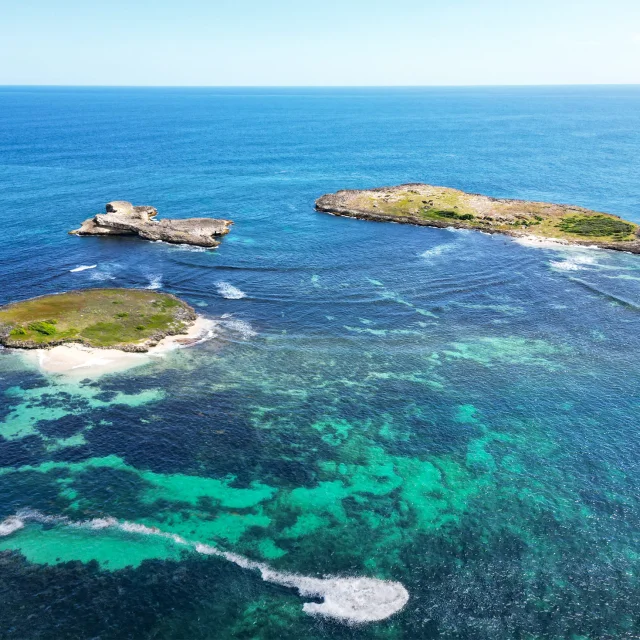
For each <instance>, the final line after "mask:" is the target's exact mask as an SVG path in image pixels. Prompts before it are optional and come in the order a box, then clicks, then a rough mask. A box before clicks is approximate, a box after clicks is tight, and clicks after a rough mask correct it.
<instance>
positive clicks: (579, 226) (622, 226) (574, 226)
mask: <svg viewBox="0 0 640 640" xmlns="http://www.w3.org/2000/svg"><path fill="white" fill-rule="evenodd" d="M558 228H559V229H560V230H561V231H564V232H565V233H575V234H577V235H580V236H614V237H618V238H620V237H623V236H626V235H629V234H630V233H632V232H633V229H634V227H633V225H632V224H629V223H628V222H624V221H623V220H618V219H617V218H611V217H609V216H602V215H597V216H571V217H568V218H564V219H563V220H561V221H560V223H559V224H558Z"/></svg>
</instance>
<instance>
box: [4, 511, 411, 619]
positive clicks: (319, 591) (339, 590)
mask: <svg viewBox="0 0 640 640" xmlns="http://www.w3.org/2000/svg"><path fill="white" fill-rule="evenodd" d="M29 521H31V522H40V523H44V524H52V525H58V526H66V527H77V528H84V529H91V530H93V531H101V530H104V529H116V530H120V531H124V532H126V533H131V534H136V535H144V536H157V537H160V538H165V539H167V540H171V541H173V542H174V543H175V544H177V545H181V546H185V547H189V548H191V549H193V550H194V551H195V552H197V553H201V554H203V555H208V556H216V557H219V558H224V559H225V560H228V561H229V562H233V563H234V564H236V565H237V566H239V567H241V568H243V569H248V570H251V571H258V572H259V573H260V575H261V577H262V579H263V580H264V581H265V582H272V583H274V584H279V585H282V586H284V587H290V588H293V589H297V590H298V592H299V593H300V595H301V596H306V597H317V598H323V602H305V603H304V605H303V606H302V609H303V611H304V612H305V613H307V614H309V615H319V616H324V617H328V618H334V619H336V620H338V621H341V622H346V623H350V624H358V623H365V622H375V621H378V620H384V619H385V618H388V617H389V616H391V615H393V614H394V613H396V612H398V611H400V610H401V609H402V608H403V607H404V606H405V604H406V603H407V601H408V600H409V593H408V592H407V590H406V589H405V588H404V586H403V585H402V584H401V583H400V582H393V581H390V580H379V579H377V578H367V577H355V576H354V577H347V576H343V577H341V576H325V577H323V578H314V577H312V576H303V575H299V574H295V573H285V572H280V571H276V570H274V569H272V568H271V567H270V566H269V565H267V564H265V563H263V562H256V561H254V560H251V559H249V558H246V557H245V556H241V555H238V554H236V553H230V552H228V551H221V550H220V549H218V548H217V547H214V546H211V545H209V544H204V543H202V542H191V541H189V540H186V539H185V538H183V537H182V536H179V535H177V534H175V533H168V532H166V531H162V530H161V529H158V528H157V527H148V526H146V525H144V524H138V523H135V522H127V521H126V520H125V521H119V520H116V519H115V518H110V517H107V518H94V519H92V520H81V521H74V520H70V519H69V518H66V517H64V516H47V515H44V514H42V513H40V512H38V511H33V510H30V509H24V510H22V511H19V512H18V513H17V514H16V515H15V516H9V517H8V518H6V519H5V520H3V521H2V522H0V537H3V536H8V535H11V534H12V533H15V532H16V531H18V530H20V529H22V528H23V527H24V526H25V524H26V523H27V522H29Z"/></svg>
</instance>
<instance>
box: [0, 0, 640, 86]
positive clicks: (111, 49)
mask: <svg viewBox="0 0 640 640" xmlns="http://www.w3.org/2000/svg"><path fill="white" fill-rule="evenodd" d="M1 6H2V8H1V10H0V28H1V29H2V37H1V38H0V84H67V85H227V86H228V85H469V84H591V83H596V84H600V83H640V0H581V1H576V0H511V1H509V0H475V1H473V0H395V1H393V0H352V1H349V0H342V1H338V0H318V1H317V2H313V3H311V2H305V0H298V1H294V0H279V1H278V0H262V1H261V0H235V1H227V0H222V1H220V0H208V1H206V0H180V1H178V0H155V1H148V0H129V1H124V0H109V1H104V0H94V1H92V0H57V1H56V0H4V1H3V2H2V3H1Z"/></svg>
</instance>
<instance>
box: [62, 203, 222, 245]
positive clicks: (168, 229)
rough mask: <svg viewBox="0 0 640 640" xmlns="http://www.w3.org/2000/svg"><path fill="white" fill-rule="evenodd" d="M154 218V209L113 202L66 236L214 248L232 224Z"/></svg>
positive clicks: (205, 220) (192, 219) (214, 219)
mask: <svg viewBox="0 0 640 640" xmlns="http://www.w3.org/2000/svg"><path fill="white" fill-rule="evenodd" d="M157 215H158V210H157V209H156V208H155V207H149V206H144V205H141V206H137V205H136V206H134V205H132V204H131V203H130V202H126V201H124V200H114V201H113V202H109V203H107V205H106V213H102V214H97V215H95V216H93V217H92V218H89V219H88V220H85V221H84V222H83V223H82V226H80V227H79V228H78V229H74V230H73V231H70V232H69V233H70V234H71V235H77V236H126V235H137V236H139V237H140V238H144V239H145V240H153V241H160V242H170V243H172V244H189V245H195V246H198V247H207V248H214V247H217V246H218V245H219V244H220V240H219V238H220V236H224V235H226V234H227V233H229V228H230V226H231V225H232V224H233V222H232V221H231V220H222V219H217V218H185V219H183V220H172V219H169V218H165V219H163V220H157V219H156V216H157Z"/></svg>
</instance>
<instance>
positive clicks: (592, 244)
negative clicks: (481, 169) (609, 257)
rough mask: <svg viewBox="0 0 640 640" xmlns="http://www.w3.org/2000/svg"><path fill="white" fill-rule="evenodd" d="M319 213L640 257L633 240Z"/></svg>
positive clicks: (363, 213)
mask: <svg viewBox="0 0 640 640" xmlns="http://www.w3.org/2000/svg"><path fill="white" fill-rule="evenodd" d="M316 211H318V212H319V213H328V214H329V215H330V216H335V217H336V218H352V219H354V220H366V221H367V222H391V223H395V224H411V225H413V226H416V227H432V228H436V229H464V230H466V231H475V232H479V233H488V234H489V235H503V236H507V237H509V238H512V239H513V240H514V241H516V242H518V241H520V243H521V244H527V246H536V244H539V245H540V248H544V245H545V244H546V245H547V248H549V245H556V248H560V247H581V248H583V249H609V250H610V251H622V252H626V253H633V254H635V255H640V242H639V241H629V242H627V243H622V242H620V243H617V242H598V241H594V240H573V239H568V238H552V237H546V236H537V235H535V234H533V233H531V232H530V231H529V232H518V231H512V230H510V229H509V230H507V229H478V228H476V227H471V226H469V225H465V224H461V223H456V222H453V221H450V220H447V221H446V222H444V221H443V222H440V221H439V220H423V219H421V218H416V217H413V216H402V217H401V216H394V215H390V214H381V213H370V212H368V211H358V210H351V209H342V210H329V209H321V208H318V207H316Z"/></svg>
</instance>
